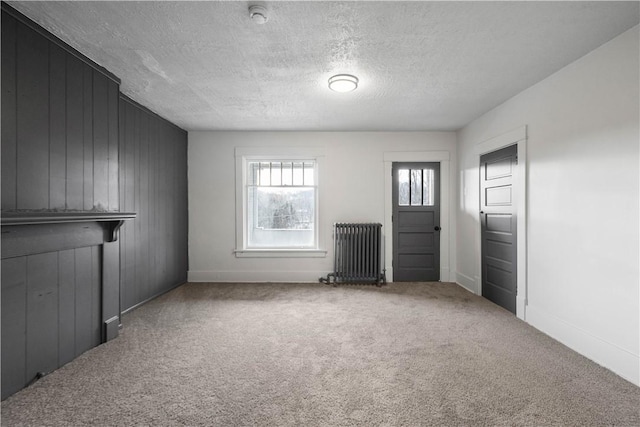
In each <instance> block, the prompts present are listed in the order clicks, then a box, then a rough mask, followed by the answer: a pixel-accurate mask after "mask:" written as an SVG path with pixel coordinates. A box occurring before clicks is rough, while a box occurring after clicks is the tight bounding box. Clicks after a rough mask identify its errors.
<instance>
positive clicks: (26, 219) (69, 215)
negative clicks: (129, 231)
mask: <svg viewBox="0 0 640 427" xmlns="http://www.w3.org/2000/svg"><path fill="white" fill-rule="evenodd" d="M0 217H1V220H2V225H3V226H4V225H34V224H56V223H68V222H109V221H118V222H119V221H126V220H131V219H135V217H136V214H135V212H2V213H1V214H0Z"/></svg>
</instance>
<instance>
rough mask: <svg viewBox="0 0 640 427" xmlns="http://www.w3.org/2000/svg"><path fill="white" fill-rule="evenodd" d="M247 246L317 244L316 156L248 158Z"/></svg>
mask: <svg viewBox="0 0 640 427" xmlns="http://www.w3.org/2000/svg"><path fill="white" fill-rule="evenodd" d="M246 171H247V177H246V182H247V189H246V197H247V199H246V213H247V215H246V220H247V242H246V247H247V248H249V249H312V248H316V247H317V238H316V235H317V233H316V222H317V221H316V217H317V209H316V204H317V187H316V181H317V179H316V173H317V165H316V162H315V160H248V161H247V168H246Z"/></svg>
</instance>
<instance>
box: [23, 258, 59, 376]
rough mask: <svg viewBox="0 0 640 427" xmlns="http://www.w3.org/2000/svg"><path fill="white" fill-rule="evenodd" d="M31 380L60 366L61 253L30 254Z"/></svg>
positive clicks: (28, 330)
mask: <svg viewBox="0 0 640 427" xmlns="http://www.w3.org/2000/svg"><path fill="white" fill-rule="evenodd" d="M27 272H28V276H27V312H26V313H27V372H26V375H27V380H28V381H29V380H31V379H32V378H35V376H36V374H37V373H38V372H43V373H48V372H51V371H53V370H54V369H56V368H57V367H58V253H57V252H49V253H44V254H38V255H30V256H28V257H27Z"/></svg>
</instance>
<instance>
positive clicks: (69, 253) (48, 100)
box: [1, 3, 187, 399]
mask: <svg viewBox="0 0 640 427" xmlns="http://www.w3.org/2000/svg"><path fill="white" fill-rule="evenodd" d="M1 42H2V46H1V47H2V50H1V53H2V64H1V67H2V93H1V95H2V118H1V119H2V165H1V168H2V201H1V202H2V212H3V214H7V212H11V213H13V214H16V213H17V214H18V215H21V213H23V212H24V213H29V212H40V213H42V212H51V213H60V212H88V211H93V212H96V211H99V212H136V213H138V217H137V219H135V220H133V221H127V223H126V225H125V226H124V227H123V229H122V231H121V234H120V238H119V240H118V242H114V243H107V240H106V239H105V230H104V229H103V226H101V225H100V224H98V223H84V225H83V224H69V225H66V226H65V225H46V226H45V225H42V226H40V225H33V226H10V227H5V226H4V225H3V237H2V286H1V289H2V294H1V299H2V321H1V324H2V349H1V354H2V399H5V398H6V397H7V396H9V395H11V394H13V393H14V392H16V391H18V390H19V389H21V388H23V387H24V386H25V385H27V383H29V382H30V381H31V380H32V379H33V378H34V377H36V376H37V374H38V373H42V372H44V373H46V372H49V371H51V370H53V369H56V368H57V367H59V366H62V365H63V364H65V363H67V362H69V361H70V360H72V359H73V358H75V357H76V356H78V355H79V354H81V353H82V352H84V351H86V350H88V349H90V348H92V347H94V346H96V345H98V344H100V343H101V342H102V341H103V340H104V339H105V330H103V328H104V326H105V325H104V323H105V321H106V320H109V319H112V318H113V316H114V313H115V316H116V317H115V319H116V324H117V315H118V314H119V313H122V312H123V311H125V310H128V309H131V308H133V307H135V306H137V305H139V304H141V303H142V302H144V301H147V300H148V299H150V298H153V297H154V296H157V295H159V294H161V293H163V292H165V291H167V290H169V289H171V288H173V287H175V286H177V285H180V284H182V283H183V282H185V281H186V275H187V188H186V186H187V157H186V153H187V134H186V132H185V131H183V130H182V129H180V128H178V127H176V126H174V125H173V124H171V123H169V122H167V121H166V120H164V119H162V118H161V117H159V116H157V115H155V114H153V113H152V112H150V111H149V110H147V109H145V108H144V107H142V106H140V105H138V104H136V103H135V102H133V101H131V100H129V99H127V98H124V97H123V98H121V94H120V92H119V83H120V82H119V80H118V79H117V77H115V76H113V75H112V74H111V73H109V72H108V71H107V70H105V69H104V68H102V67H100V66H99V65H97V64H95V63H93V62H92V61H90V60H89V59H87V58H85V57H83V56H82V55H81V54H80V53H79V52H77V51H75V50H74V49H73V48H71V47H69V46H67V45H65V44H64V43H63V42H61V41H60V40H59V39H57V38H56V37H54V36H52V35H50V34H48V33H47V32H46V31H45V30H44V29H42V28H41V27H39V26H38V25H37V24H35V23H33V22H31V21H29V20H28V19H27V18H26V17H24V16H23V15H21V14H20V13H18V12H17V11H15V10H14V9H12V8H11V7H10V6H7V5H6V4H5V3H2V40H1ZM65 227H66V228H65ZM25 236H32V237H25ZM30 239H32V240H30ZM43 241H46V245H44V246H43V245H42V242H43ZM42 248H46V249H42ZM116 329H117V328H116Z"/></svg>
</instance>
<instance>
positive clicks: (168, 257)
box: [120, 96, 188, 311]
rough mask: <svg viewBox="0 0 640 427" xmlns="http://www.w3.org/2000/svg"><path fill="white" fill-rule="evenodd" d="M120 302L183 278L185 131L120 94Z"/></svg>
mask: <svg viewBox="0 0 640 427" xmlns="http://www.w3.org/2000/svg"><path fill="white" fill-rule="evenodd" d="M120 160H121V163H120V206H121V207H122V209H123V210H124V211H129V212H136V213H137V217H136V220H135V221H131V222H128V223H126V224H125V225H124V226H123V227H122V229H121V232H120V256H121V263H120V268H121V274H120V279H121V281H122V286H121V289H122V292H121V294H120V297H121V307H122V309H123V310H125V311H126V310H128V309H130V308H132V307H135V306H137V305H138V304H140V303H142V302H144V301H147V300H149V299H150V298H153V297H155V296H157V295H159V294H161V293H164V292H166V291H168V290H170V289H172V288H174V287H175V286H177V285H180V284H182V283H184V282H186V280H187V269H188V266H187V221H188V219H187V133H186V132H185V131H183V130H182V129H180V128H178V127H176V126H174V125H172V124H171V123H169V122H167V121H166V120H164V119H162V118H160V117H158V116H157V115H155V114H154V113H152V112H150V111H149V110H147V109H146V108H144V107H142V106H140V105H139V104H137V103H135V102H134V101H132V100H131V99H129V98H127V97H125V96H122V97H121V98H120Z"/></svg>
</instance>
